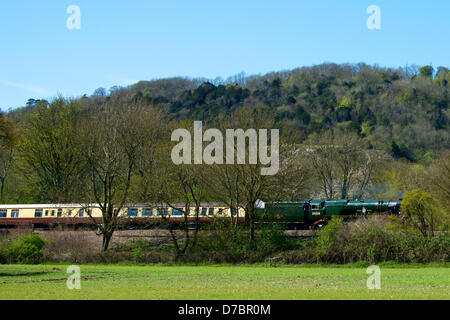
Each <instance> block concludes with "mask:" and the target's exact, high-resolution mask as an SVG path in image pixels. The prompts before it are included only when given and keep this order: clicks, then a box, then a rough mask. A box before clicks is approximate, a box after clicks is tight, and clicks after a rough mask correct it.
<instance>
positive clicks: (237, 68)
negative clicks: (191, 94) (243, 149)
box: [0, 0, 450, 110]
mask: <svg viewBox="0 0 450 320" xmlns="http://www.w3.org/2000/svg"><path fill="white" fill-rule="evenodd" d="M72 4H73V5H78V6H79V7H80V9H81V30H68V29H67V27H66V20H67V19H68V17H69V14H67V13H66V9H67V7H68V6H69V5H72ZM369 5H377V6H379V7H380V9H381V30H369V29H368V28H367V27H366V20H367V18H368V17H369V15H368V14H367V13H366V9H367V7H368V6H369ZM449 14H450V1H448V0H433V1H424V0H421V1H416V0H409V1H406V0H405V1H404V0H395V1H393V0H370V1H366V0H352V1H351V0H308V1H307V0H278V1H275V0H273V1H272V0H271V1H268V0H255V1H254V0H223V1H214V0H183V1H181V0H179V1H174V0H164V1H154V0H127V1H115V0H114V1H113V0H108V1H106V0H70V1H65V0H39V1H35V0H27V1H25V0H14V1H9V0H8V1H6V0H3V1H1V3H0V44H1V45H0V108H2V109H3V110H7V109H9V108H15V107H18V106H21V105H24V104H25V102H26V101H27V99H28V98H31V97H32V98H51V97H52V96H54V95H56V94H57V93H61V94H63V95H65V96H81V95H83V94H85V93H86V94H91V93H92V92H93V91H94V90H95V89H96V88H98V87H105V88H107V89H108V88H110V87H111V86H113V85H120V86H125V85H129V84H131V83H134V82H136V81H138V80H150V79H155V78H163V77H171V76H190V77H207V78H215V77H218V76H220V77H223V78H226V77H228V76H230V75H234V74H237V73H239V72H245V73H247V74H260V73H261V74H264V73H266V72H270V71H279V70H284V69H291V68H295V67H299V66H309V65H313V64H319V63H323V62H336V63H345V62H350V63H356V62H366V63H369V64H379V65H380V66H392V67H398V66H405V65H406V64H418V65H424V64H430V63H431V64H432V65H433V66H434V67H437V66H440V65H443V66H447V67H450V18H449V17H450V15H449Z"/></svg>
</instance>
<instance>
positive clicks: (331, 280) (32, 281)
mask: <svg viewBox="0 0 450 320" xmlns="http://www.w3.org/2000/svg"><path fill="white" fill-rule="evenodd" d="M66 268H67V265H0V299H131V300H136V299H185V300H195V299H449V298H450V293H449V292H450V290H449V289H450V268H449V265H448V264H444V265H442V264H441V265H434V266H427V267H416V266H407V267H402V266H386V267H383V266H381V289H380V290H368V289H367V287H366V281H367V278H368V276H369V275H368V274H366V269H365V268H358V267H340V266H339V267H338V266H335V267H333V266H328V267H320V266H281V267H270V266H261V265H259V266H227V265H218V266H215V265H212V266H164V265H147V266H120V265H82V266H81V289H80V290H69V289H67V287H66V280H67V277H68V276H69V274H67V273H66Z"/></svg>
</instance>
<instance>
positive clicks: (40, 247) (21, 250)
mask: <svg viewBox="0 0 450 320" xmlns="http://www.w3.org/2000/svg"><path fill="white" fill-rule="evenodd" d="M46 243H47V241H46V240H45V239H44V238H43V237H42V236H40V235H39V234H37V233H33V234H31V235H23V236H21V237H20V238H19V239H18V240H17V241H15V242H14V243H13V244H12V245H11V246H10V247H9V248H8V249H7V257H8V258H9V260H10V261H12V262H18V263H26V264H36V263H39V262H40V260H41V258H42V256H43V254H44V245H45V244H46Z"/></svg>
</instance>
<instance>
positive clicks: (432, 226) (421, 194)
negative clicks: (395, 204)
mask: <svg viewBox="0 0 450 320" xmlns="http://www.w3.org/2000/svg"><path fill="white" fill-rule="evenodd" d="M400 211H401V212H402V213H404V214H406V215H407V216H406V221H407V223H408V224H410V225H411V226H412V227H414V228H415V229H417V230H419V231H420V232H421V233H422V235H423V236H428V235H434V231H435V230H436V228H437V226H438V224H439V221H440V218H441V217H440V212H439V211H438V209H437V207H436V202H435V199H434V198H433V197H432V196H431V195H430V194H429V193H427V192H425V191H423V190H422V189H415V190H412V191H408V192H407V193H406V194H405V196H404V197H403V200H402V204H401V208H400Z"/></svg>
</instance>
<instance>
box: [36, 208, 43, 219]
mask: <svg viewBox="0 0 450 320" xmlns="http://www.w3.org/2000/svg"><path fill="white" fill-rule="evenodd" d="M34 217H35V218H41V217H42V210H34Z"/></svg>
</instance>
